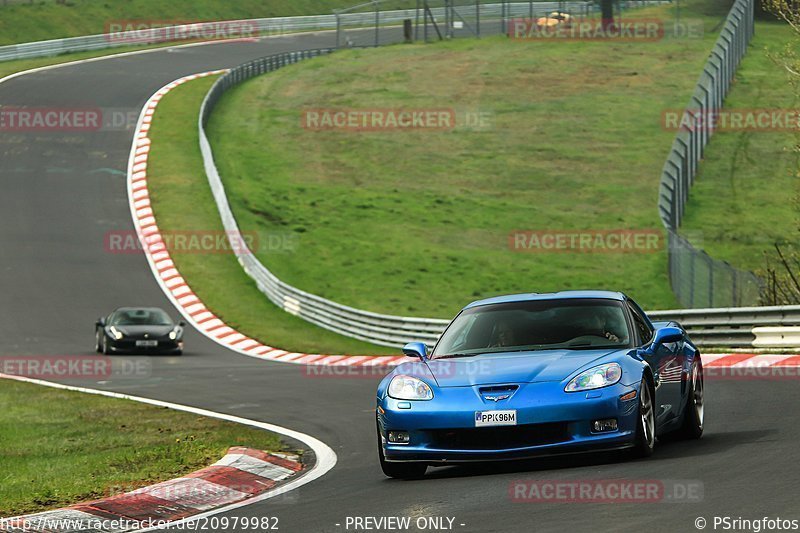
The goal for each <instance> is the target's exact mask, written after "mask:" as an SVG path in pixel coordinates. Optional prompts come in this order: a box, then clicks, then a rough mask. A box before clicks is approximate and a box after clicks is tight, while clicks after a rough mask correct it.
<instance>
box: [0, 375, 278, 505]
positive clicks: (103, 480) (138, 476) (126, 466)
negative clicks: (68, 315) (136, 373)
mask: <svg viewBox="0 0 800 533" xmlns="http://www.w3.org/2000/svg"><path fill="white" fill-rule="evenodd" d="M0 405H2V406H3V411H2V413H1V414H0V450H2V453H1V454H0V516H4V517H8V516H16V515H20V514H24V513H32V512H37V511H42V510H47V509H54V508H58V507H62V506H65V505H70V504H74V503H78V502H82V501H89V500H92V499H97V498H101V497H103V496H108V495H110V494H114V493H119V492H127V491H130V490H134V489H136V488H139V487H143V486H147V485H150V484H152V483H156V482H160V481H165V480H169V479H173V478H176V477H180V476H182V475H184V474H187V473H190V472H193V471H195V470H198V469H200V468H203V467H206V466H208V465H210V464H212V463H214V462H216V461H217V460H219V459H221V458H222V456H223V455H224V454H225V452H226V451H227V449H228V448H229V447H230V446H236V445H240V446H247V447H251V448H256V449H261V450H267V451H279V450H282V449H283V445H282V444H281V442H280V440H279V439H278V437H277V436H276V435H274V434H272V433H268V432H265V431H261V430H257V429H253V428H247V427H244V426H241V425H238V424H233V423H230V422H223V421H219V420H213V419H208V418H202V417H198V416H196V415H192V414H187V413H181V412H178V411H172V410H169V409H163V408H157V407H152V406H148V405H144V404H140V403H136V402H132V401H127V400H117V399H110V398H102V397H99V396H92V395H88V394H82V393H78V392H67V391H59V390H55V389H49V388H44V387H40V386H37V385H30V384H26V383H17V382H13V381H8V380H0Z"/></svg>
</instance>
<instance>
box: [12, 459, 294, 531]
mask: <svg viewBox="0 0 800 533" xmlns="http://www.w3.org/2000/svg"><path fill="white" fill-rule="evenodd" d="M303 470H304V465H303V464H302V463H301V462H299V461H298V460H297V458H296V457H294V456H286V455H275V454H268V453H265V452H262V451H260V450H252V449H249V448H238V447H237V448H231V449H230V450H229V451H228V453H227V455H225V457H223V458H222V459H221V460H220V461H218V462H217V463H215V464H214V465H212V466H209V467H207V468H204V469H202V470H199V471H197V472H194V473H192V474H189V475H187V476H185V477H182V478H178V479H173V480H171V481H166V482H163V483H159V484H157V485H152V486H150V487H145V488H142V489H138V490H135V491H132V492H128V493H125V494H120V495H117V496H111V497H108V498H104V499H102V500H97V501H93V502H89V503H82V504H78V505H73V506H71V507H68V508H66V509H59V510H56V511H47V512H44V513H39V514H34V515H28V516H21V517H16V518H6V519H2V520H0V531H10V532H16V531H29V532H43V533H44V532H47V533H61V532H68V531H96V532H110V533H111V532H113V533H120V532H125V531H135V530H141V529H147V528H153V527H163V526H165V525H167V524H170V523H176V522H177V521H179V520H184V521H185V520H186V519H191V517H193V516H196V515H200V514H202V513H205V512H208V511H211V510H213V509H217V508H220V507H224V506H229V505H232V504H236V503H240V502H245V501H247V500H249V499H251V498H255V497H257V496H259V495H262V494H264V493H266V492H267V491H271V490H273V489H275V488H276V487H277V486H278V485H280V484H281V483H282V482H285V481H286V480H288V479H290V478H291V477H292V476H295V475H297V474H298V473H300V472H302V471H303Z"/></svg>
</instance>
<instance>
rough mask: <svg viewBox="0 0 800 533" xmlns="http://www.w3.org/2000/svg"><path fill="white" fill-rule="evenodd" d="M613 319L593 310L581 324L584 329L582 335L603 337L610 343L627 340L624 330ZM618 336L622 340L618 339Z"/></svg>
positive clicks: (614, 318) (597, 310)
mask: <svg viewBox="0 0 800 533" xmlns="http://www.w3.org/2000/svg"><path fill="white" fill-rule="evenodd" d="M616 318H617V317H616V316H615V317H608V316H607V315H606V313H605V312H603V310H601V309H593V310H591V311H589V312H588V313H587V316H586V318H585V319H584V321H583V323H584V324H585V329H584V332H583V333H582V335H592V336H595V337H605V338H606V339H608V340H610V341H611V342H620V341H624V340H626V338H627V335H625V334H624V333H622V332H624V331H625V330H626V328H625V327H624V325H620V324H619V323H618V322H619V321H618V320H616ZM620 335H621V336H622V338H620Z"/></svg>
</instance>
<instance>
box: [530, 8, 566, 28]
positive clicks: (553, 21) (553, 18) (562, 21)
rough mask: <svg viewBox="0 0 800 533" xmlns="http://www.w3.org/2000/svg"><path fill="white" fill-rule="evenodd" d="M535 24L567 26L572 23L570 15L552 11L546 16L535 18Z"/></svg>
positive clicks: (545, 26) (551, 26) (550, 26)
mask: <svg viewBox="0 0 800 533" xmlns="http://www.w3.org/2000/svg"><path fill="white" fill-rule="evenodd" d="M536 25H537V26H539V27H540V28H553V27H555V26H564V27H567V28H569V27H570V26H571V25H572V15H570V14H568V13H560V12H558V11H554V12H552V13H550V14H549V15H547V16H546V17H539V18H537V19H536Z"/></svg>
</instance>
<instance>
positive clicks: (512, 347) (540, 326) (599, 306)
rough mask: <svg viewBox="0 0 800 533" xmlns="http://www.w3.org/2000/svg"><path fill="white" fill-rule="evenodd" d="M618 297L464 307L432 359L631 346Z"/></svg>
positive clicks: (435, 350)
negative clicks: (465, 308) (616, 298)
mask: <svg viewBox="0 0 800 533" xmlns="http://www.w3.org/2000/svg"><path fill="white" fill-rule="evenodd" d="M631 338H632V337H631V334H630V331H629V327H628V322H627V320H625V313H624V311H623V306H622V302H620V301H617V300H606V299H597V298H595V299H562V300H530V301H522V302H509V303H499V304H490V305H482V306H478V307H472V308H470V309H467V310H465V311H463V312H462V313H461V314H460V315H459V316H458V317H456V319H455V320H454V321H453V323H452V324H450V326H449V327H448V328H447V331H445V332H444V334H443V335H442V338H441V339H440V340H439V342H438V343H437V345H436V348H435V349H434V351H433V353H432V354H431V358H432V359H436V358H447V357H459V356H469V355H476V354H487V353H499V352H514V351H537V350H552V349H569V350H585V349H595V348H624V347H628V346H630V339H631Z"/></svg>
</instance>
